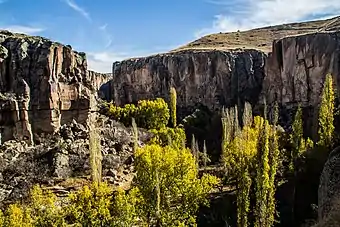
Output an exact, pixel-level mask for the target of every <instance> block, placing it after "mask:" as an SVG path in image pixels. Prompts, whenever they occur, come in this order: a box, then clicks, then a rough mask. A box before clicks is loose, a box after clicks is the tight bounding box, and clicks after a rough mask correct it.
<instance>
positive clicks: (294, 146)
mask: <svg viewBox="0 0 340 227" xmlns="http://www.w3.org/2000/svg"><path fill="white" fill-rule="evenodd" d="M289 141H290V144H291V156H290V160H289V161H290V162H289V170H290V172H291V173H292V175H293V176H292V177H293V179H292V180H293V182H294V184H293V189H292V197H291V198H292V201H291V203H292V211H291V214H292V217H291V218H292V221H293V222H294V219H295V209H294V207H295V191H296V187H295V185H296V184H297V183H296V180H297V174H298V171H299V161H300V160H302V159H303V158H304V155H305V153H306V151H307V149H310V148H312V147H313V142H312V141H311V140H310V139H309V138H308V139H307V140H305V139H304V136H303V120H302V109H301V106H300V105H299V106H298V109H297V111H296V113H295V117H294V122H293V124H292V132H291V133H290V135H289Z"/></svg>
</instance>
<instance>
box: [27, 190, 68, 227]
mask: <svg viewBox="0 0 340 227" xmlns="http://www.w3.org/2000/svg"><path fill="white" fill-rule="evenodd" d="M56 204H57V197H56V195H54V194H53V193H52V192H51V191H49V190H43V189H42V188H41V187H39V186H34V187H33V189H32V190H31V192H30V201H29V204H28V207H29V209H30V213H31V216H32V218H33V223H34V226H39V227H57V226H58V227H60V226H65V222H64V214H63V209H59V208H58V207H57V205H56Z"/></svg>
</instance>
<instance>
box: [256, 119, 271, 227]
mask: <svg viewBox="0 0 340 227" xmlns="http://www.w3.org/2000/svg"><path fill="white" fill-rule="evenodd" d="M262 129H263V131H262V134H260V139H259V142H260V144H259V148H258V149H259V150H258V162H259V164H258V166H257V174H256V188H255V197H256V201H255V223H254V226H255V227H268V225H267V212H268V207H267V196H268V192H269V187H270V185H269V172H270V166H269V146H270V145H269V135H270V131H269V130H270V128H269V123H268V121H267V120H265V121H264V123H263V126H262Z"/></svg>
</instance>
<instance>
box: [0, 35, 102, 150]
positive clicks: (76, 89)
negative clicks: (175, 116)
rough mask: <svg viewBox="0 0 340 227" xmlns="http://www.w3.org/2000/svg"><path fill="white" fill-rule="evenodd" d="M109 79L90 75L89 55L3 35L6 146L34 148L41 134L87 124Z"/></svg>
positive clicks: (0, 79) (1, 109)
mask: <svg viewBox="0 0 340 227" xmlns="http://www.w3.org/2000/svg"><path fill="white" fill-rule="evenodd" d="M107 79H108V77H107V76H106V75H101V76H98V74H96V73H94V72H89V71H87V62H86V55H85V53H78V52H76V51H73V50H72V48H71V47H70V46H64V45H61V44H59V43H56V42H52V41H50V40H47V39H44V38H41V37H32V36H26V35H21V34H14V33H10V32H7V31H0V92H1V97H0V125H1V130H2V131H1V141H2V142H3V141H7V140H9V139H18V140H25V141H26V142H28V143H29V144H31V143H32V141H33V139H34V135H35V134H39V133H42V132H44V133H53V132H55V131H56V130H57V129H58V128H59V127H60V126H61V125H63V124H65V123H68V122H70V121H72V120H73V119H75V120H77V121H79V122H84V121H85V120H86V119H87V115H88V112H89V110H90V109H91V108H94V107H95V95H96V93H95V91H96V90H97V89H98V87H99V86H100V85H99V84H100V83H102V82H103V83H104V82H105V80H107Z"/></svg>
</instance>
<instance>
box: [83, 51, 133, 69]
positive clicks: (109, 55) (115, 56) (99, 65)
mask: <svg viewBox="0 0 340 227" xmlns="http://www.w3.org/2000/svg"><path fill="white" fill-rule="evenodd" d="M129 57H131V56H129V55H127V54H126V53H115V52H105V51H103V52H93V53H87V64H88V68H89V69H90V70H93V71H96V72H101V73H109V72H111V71H112V64H113V62H115V61H121V60H123V59H126V58H129Z"/></svg>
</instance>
